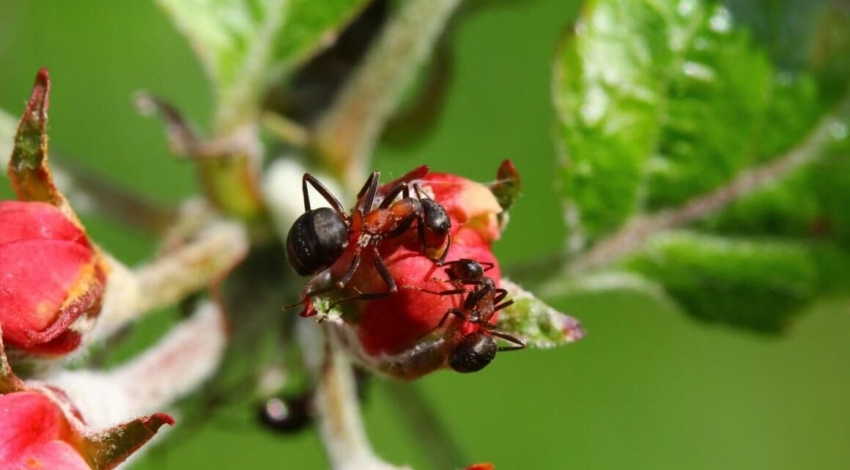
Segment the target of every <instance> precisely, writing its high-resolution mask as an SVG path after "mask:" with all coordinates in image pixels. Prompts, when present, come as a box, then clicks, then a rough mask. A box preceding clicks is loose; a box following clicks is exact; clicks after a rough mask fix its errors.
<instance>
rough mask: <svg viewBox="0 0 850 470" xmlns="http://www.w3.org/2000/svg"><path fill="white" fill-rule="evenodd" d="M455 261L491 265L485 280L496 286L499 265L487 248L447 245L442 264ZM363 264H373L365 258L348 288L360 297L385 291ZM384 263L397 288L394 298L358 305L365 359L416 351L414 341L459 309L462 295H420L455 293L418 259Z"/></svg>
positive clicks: (414, 255)
mask: <svg viewBox="0 0 850 470" xmlns="http://www.w3.org/2000/svg"><path fill="white" fill-rule="evenodd" d="M460 258H469V259H474V260H476V261H479V262H485V263H496V267H495V268H494V269H491V270H490V271H488V272H487V275H488V276H489V277H491V278H493V279H495V280H497V281H498V279H499V278H500V273H499V268H498V264H497V263H498V262H497V261H496V258H495V257H494V256H493V253H492V252H491V251H490V249H489V246H486V245H464V244H452V247H451V249H450V250H449V255H448V258H447V259H448V260H449V261H451V260H456V259H460ZM367 262H368V263H371V262H372V258H371V257H368V259H367V258H366V257H364V260H363V263H364V265H365V266H362V267H361V268H360V270H358V276H355V278H356V279H354V280H353V281H352V287H356V288H357V289H359V290H360V291H361V292H381V291H385V290H386V285H385V284H383V280H382V279H381V278H380V276H378V275H377V274H376V272H375V270H374V268H372V267H371V266H369V265H367V264H366V263H367ZM385 262H386V263H387V267H388V268H389V270H390V273H391V274H392V275H393V277H394V278H395V280H396V283H397V284H398V286H399V292H398V293H396V294H394V295H392V296H390V297H387V298H384V299H377V300H372V301H370V302H365V303H363V304H362V311H360V319H359V323H358V328H359V336H360V341H361V344H362V345H363V348H364V350H365V351H366V352H367V353H368V354H370V355H378V354H381V353H387V354H397V353H400V352H403V351H404V350H406V349H409V348H411V347H413V346H415V345H416V343H417V340H419V339H420V338H422V337H423V336H424V335H426V334H428V333H429V332H431V331H433V330H434V328H435V327H436V326H437V324H438V323H439V322H440V320H441V319H442V318H443V316H444V315H445V314H446V312H447V311H448V310H449V309H450V308H452V307H458V306H459V305H460V303H461V298H462V295H461V294H455V295H437V294H433V293H431V292H423V291H422V290H419V289H426V290H429V291H434V292H442V291H445V290H449V289H454V288H455V287H454V286H453V285H451V284H449V283H447V282H441V281H435V280H434V278H436V279H443V280H447V279H448V275H446V273H445V271H444V270H443V269H442V268H439V267H437V266H436V265H435V264H434V262H433V261H431V260H429V259H428V258H426V257H425V256H423V255H422V254H421V253H418V252H415V251H413V250H410V249H407V248H402V249H399V250H398V251H396V252H395V253H393V254H392V255H391V256H389V257H387V258H386V259H385ZM361 273H363V274H361ZM358 277H359V279H357V278H358ZM410 287H415V288H413V289H411V288H410ZM417 288H418V289H417ZM448 321H449V320H447V322H448Z"/></svg>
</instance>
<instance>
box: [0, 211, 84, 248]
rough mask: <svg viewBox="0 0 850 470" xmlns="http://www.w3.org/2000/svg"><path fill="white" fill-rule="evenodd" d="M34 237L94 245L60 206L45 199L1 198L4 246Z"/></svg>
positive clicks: (0, 238)
mask: <svg viewBox="0 0 850 470" xmlns="http://www.w3.org/2000/svg"><path fill="white" fill-rule="evenodd" d="M31 239H44V240H65V241H70V242H76V243H79V244H80V245H83V246H86V247H89V246H90V245H89V242H88V239H87V238H86V234H85V232H84V231H83V230H82V229H80V228H79V227H78V226H76V225H75V224H74V223H73V222H71V221H70V220H68V218H67V217H65V215H64V214H63V213H62V211H60V210H59V209H57V208H56V207H54V206H52V205H50V204H47V203H43V202H20V201H0V246H2V245H4V244H6V243H9V242H13V241H17V240H31Z"/></svg>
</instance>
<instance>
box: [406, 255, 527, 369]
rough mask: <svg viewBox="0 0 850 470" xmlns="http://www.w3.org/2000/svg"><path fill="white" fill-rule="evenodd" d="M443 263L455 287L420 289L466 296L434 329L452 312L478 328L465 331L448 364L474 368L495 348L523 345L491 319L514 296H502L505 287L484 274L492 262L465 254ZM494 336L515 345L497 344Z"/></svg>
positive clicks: (485, 361) (481, 365) (487, 360)
mask: <svg viewBox="0 0 850 470" xmlns="http://www.w3.org/2000/svg"><path fill="white" fill-rule="evenodd" d="M446 265H447V266H448V267H447V268H446V269H445V270H446V274H448V276H449V282H451V283H452V284H454V285H455V286H456V287H457V289H450V290H446V291H442V292H433V291H428V290H425V289H420V290H423V291H425V292H430V293H433V294H437V295H455V294H466V297H465V298H464V300H463V304H462V305H461V308H450V309H448V310H447V311H446V313H445V315H443V317H442V318H441V319H440V321H439V323H437V326H435V327H434V329H437V328H440V327H442V326H443V325H445V323H446V321H447V320H448V319H449V317H450V316H452V315H454V316H456V317H458V318H460V319H461V320H462V321H465V322H468V323H470V324H473V325H478V326H479V329H478V330H476V331H474V332H471V333H467V334H465V335H464V336H463V338H461V340H460V342H458V344H457V345H456V346H455V347H454V349H452V352H451V353H450V354H449V358H448V363H449V367H451V368H452V369H453V370H455V371H456V372H477V371H479V370H481V369H483V368H484V367H485V366H487V364H489V363H490V362H491V361H492V360H493V358H495V357H496V352H497V351H516V350H519V349H523V348H525V342H524V341H522V340H521V339H519V338H517V337H516V336H513V335H511V334H509V333H505V332H503V331H499V330H496V329H495V328H496V325H494V324H493V323H490V319H492V318H493V315H495V313H496V312H498V311H499V310H501V309H503V308H505V307H508V306H510V305H512V304H513V303H514V301H513V300H507V301H506V300H505V297H507V295H508V291H507V290H505V289H502V288H497V287H496V283H495V282H494V281H493V279H491V278H489V277H487V276H485V275H484V274H485V273H486V272H487V271H489V270H490V269H492V268H493V267H494V266H495V265H494V264H493V263H486V262H478V261H475V260H471V259H466V258H463V259H458V260H455V261H450V262H448V263H446ZM470 285H471V286H474V287H473V288H472V289H469V288H467V287H465V286H470ZM417 289H418V288H417ZM493 336H495V337H497V338H501V339H504V340H505V341H508V342H510V343H513V344H514V345H513V346H497V344H496V340H495V339H493Z"/></svg>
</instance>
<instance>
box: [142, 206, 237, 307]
mask: <svg viewBox="0 0 850 470" xmlns="http://www.w3.org/2000/svg"><path fill="white" fill-rule="evenodd" d="M247 253H248V235H247V233H246V232H245V228H244V227H243V226H242V225H240V224H237V223H234V222H224V221H221V222H216V223H214V224H212V225H211V226H209V227H207V228H206V229H205V230H204V231H202V232H201V233H199V234H198V238H197V240H196V241H194V242H192V243H190V244H188V245H186V246H184V247H183V248H181V249H179V250H177V251H175V252H172V253H169V254H168V255H167V256H165V257H162V258H160V259H158V260H156V261H155V262H153V263H151V264H149V265H146V266H142V267H140V268H139V269H137V270H136V277H137V279H138V282H139V290H140V292H141V296H140V298H139V301H140V303H139V305H138V308H140V309H141V310H143V311H147V310H151V309H155V308H160V307H163V306H166V305H171V304H173V303H175V302H177V301H179V300H181V299H183V298H184V297H186V295H188V294H190V293H192V292H194V291H198V290H201V289H203V288H206V287H209V286H210V285H211V284H213V283H214V282H215V281H218V280H220V279H221V278H222V276H223V275H224V274H226V273H227V271H228V270H230V269H231V268H233V267H234V266H235V265H236V263H237V262H238V261H239V260H241V259H242V258H243V257H244V256H245V255H246V254H247Z"/></svg>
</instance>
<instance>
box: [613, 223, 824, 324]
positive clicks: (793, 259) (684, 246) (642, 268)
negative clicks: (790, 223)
mask: <svg viewBox="0 0 850 470" xmlns="http://www.w3.org/2000/svg"><path fill="white" fill-rule="evenodd" d="M625 266H626V267H627V269H630V270H633V271H635V272H638V273H641V274H643V275H645V276H646V277H648V278H650V279H653V280H656V281H657V282H659V283H661V284H662V285H664V287H665V288H666V290H667V292H668V293H669V294H670V296H672V297H673V298H675V299H676V300H677V301H678V302H679V303H681V305H682V306H683V307H684V308H685V309H686V310H687V311H688V312H689V313H691V314H693V315H694V316H696V317H698V318H701V319H703V320H707V321H721V322H725V323H731V324H735V325H740V326H745V327H750V328H755V329H758V330H765V331H774V330H778V329H780V328H781V327H783V326H785V325H786V323H787V322H788V319H789V318H790V317H791V316H793V315H794V314H796V313H798V312H800V309H801V307H802V306H803V305H804V304H805V303H806V302H808V301H810V300H811V299H812V298H813V297H814V296H815V295H816V294H817V293H818V287H819V283H820V277H819V270H818V266H817V263H816V259H815V257H814V252H813V250H812V249H811V248H810V247H809V246H807V245H805V244H801V243H791V242H777V241H770V240H758V239H731V238H727V237H718V236H711V235H700V234H697V233H688V232H671V233H667V234H665V235H662V236H658V237H656V238H655V239H653V240H652V242H651V243H650V244H649V246H647V247H646V249H645V250H644V251H642V252H641V253H640V254H638V255H635V256H634V257H632V258H631V259H629V260H628V261H627V262H626V264H625Z"/></svg>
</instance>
